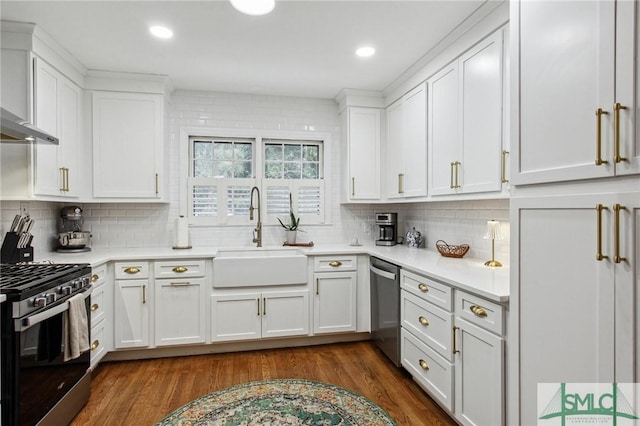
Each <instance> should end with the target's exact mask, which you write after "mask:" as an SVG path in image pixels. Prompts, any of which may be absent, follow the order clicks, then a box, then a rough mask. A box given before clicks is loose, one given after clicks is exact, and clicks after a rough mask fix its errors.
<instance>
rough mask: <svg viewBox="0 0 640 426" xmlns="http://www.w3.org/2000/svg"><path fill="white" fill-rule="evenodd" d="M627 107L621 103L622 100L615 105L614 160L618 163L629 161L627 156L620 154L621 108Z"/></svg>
mask: <svg viewBox="0 0 640 426" xmlns="http://www.w3.org/2000/svg"><path fill="white" fill-rule="evenodd" d="M621 109H627V107H626V106H623V105H621V104H620V102H616V104H615V105H614V106H613V112H614V114H613V121H614V124H613V127H614V129H613V130H614V136H613V154H614V156H613V161H615V162H616V163H620V162H622V161H629V159H628V158H625V157H623V156H621V155H620V110H621Z"/></svg>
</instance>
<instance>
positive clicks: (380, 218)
mask: <svg viewBox="0 0 640 426" xmlns="http://www.w3.org/2000/svg"><path fill="white" fill-rule="evenodd" d="M376 225H378V227H379V228H380V232H379V238H378V239H377V240H376V245H377V246H395V245H396V240H397V238H398V214H397V213H376Z"/></svg>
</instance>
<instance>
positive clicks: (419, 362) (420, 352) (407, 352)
mask: <svg viewBox="0 0 640 426" xmlns="http://www.w3.org/2000/svg"><path fill="white" fill-rule="evenodd" d="M401 336H402V343H401V353H402V366H403V367H404V368H405V369H407V371H409V373H411V375H412V376H413V379H414V380H415V381H416V382H418V384H420V386H421V387H422V388H423V389H424V390H426V391H427V392H428V393H429V394H430V395H431V396H432V397H433V398H437V399H438V400H439V401H440V402H441V403H442V404H443V405H444V406H445V407H447V408H448V409H449V410H451V411H453V378H454V377H453V365H452V364H451V363H450V362H448V361H446V360H445V359H444V358H442V357H441V356H440V355H438V354H437V353H436V352H434V351H433V350H432V349H431V348H429V347H428V346H427V345H425V344H424V343H422V342H421V341H420V340H418V339H417V338H416V337H415V336H413V335H412V334H411V333H409V332H408V331H406V330H402V334H401Z"/></svg>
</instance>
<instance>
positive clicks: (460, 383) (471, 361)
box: [453, 290, 505, 425]
mask: <svg viewBox="0 0 640 426" xmlns="http://www.w3.org/2000/svg"><path fill="white" fill-rule="evenodd" d="M469 299H471V300H472V302H471V303H467V302H469ZM496 313H498V315H495V317H494V314H496ZM464 318H469V319H470V320H471V321H473V322H474V323H476V324H479V325H480V326H478V325H475V324H474V323H472V322H471V321H467V320H465V319H464ZM488 318H489V319H488ZM476 319H477V320H476ZM503 323H504V318H503V316H502V309H501V306H500V305H495V304H493V303H491V302H489V301H483V300H482V299H480V298H477V297H473V296H470V295H468V294H467V293H465V292H462V291H460V290H456V307H455V327H454V331H453V332H454V336H453V353H454V357H455V364H454V365H455V367H454V377H455V384H454V387H455V417H456V419H458V421H459V422H460V423H461V424H463V425H503V424H505V419H504V411H505V408H504V402H503V401H504V386H505V383H504V378H505V372H504V366H505V354H504V338H503V337H502V335H501V334H495V333H493V332H491V330H490V329H487V328H484V327H483V326H489V327H491V328H494V329H495V328H496V326H497V327H498V329H499V330H500V331H501V330H502V328H503Z"/></svg>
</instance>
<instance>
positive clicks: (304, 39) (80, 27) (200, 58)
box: [0, 0, 487, 98]
mask: <svg viewBox="0 0 640 426" xmlns="http://www.w3.org/2000/svg"><path fill="white" fill-rule="evenodd" d="M484 3H487V2H486V0H421V1H420V0H413V1H398V0H394V1H381V0H377V1H328V0H323V1H311V0H295V1H294V0H287V1H285V0H276V8H275V10H274V11H273V12H272V13H271V14H269V15H266V16H260V17H256V16H246V15H243V14H241V13H239V12H237V11H236V10H235V9H233V7H232V6H231V5H230V4H229V3H228V1H226V0H207V1H189V0H181V1H130V0H129V1H30V0H21V1H5V0H3V1H2V2H1V4H0V17H1V18H2V20H8V21H19V22H31V23H35V24H37V25H38V26H40V27H41V28H42V29H43V30H44V31H45V32H47V33H48V34H49V35H51V36H52V37H53V38H54V39H55V40H57V41H58V42H59V43H60V44H61V45H62V46H64V47H65V48H66V49H67V50H69V52H70V53H71V54H72V55H73V56H74V57H75V58H76V59H78V61H80V62H81V63H82V64H83V65H84V66H85V67H87V68H88V69H95V70H108V71H127V72H137V73H149V74H163V75H168V76H169V77H170V79H171V81H172V82H173V85H174V87H175V88H176V89H186V90H208V91H224V92H237V93H255V94H270V95H284V96H305V97H316V98H333V97H334V96H336V94H337V93H338V92H339V91H340V90H341V89H343V88H350V89H362V90H376V91H383V90H384V89H385V88H386V87H388V86H389V85H390V84H391V83H393V82H394V80H396V79H397V78H398V77H399V76H401V75H402V74H403V72H405V71H406V70H407V69H409V68H410V67H412V66H414V65H415V64H416V63H417V62H418V61H419V60H420V59H421V58H422V57H423V56H424V55H425V54H427V53H428V52H429V51H430V50H431V49H433V48H434V46H436V45H437V44H438V42H440V41H441V40H442V39H443V38H445V37H446V36H447V35H448V34H450V33H451V32H452V31H453V30H454V29H455V28H456V27H458V26H459V25H460V24H461V23H462V22H464V21H465V19H466V18H467V17H468V16H470V15H471V14H473V13H474V12H475V11H477V10H478V9H479V8H480V7H481V6H482V5H483V4H484ZM151 24H162V25H165V26H168V27H170V28H172V29H173V31H174V34H175V36H174V37H173V39H171V40H158V39H155V38H153V37H152V36H151V35H150V34H149V32H148V26H149V25H151ZM362 44H370V45H372V46H374V47H375V48H376V50H377V54H376V55H375V56H374V57H371V58H358V57H356V56H355V55H354V51H355V49H356V48H357V47H358V46H360V45H362Z"/></svg>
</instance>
